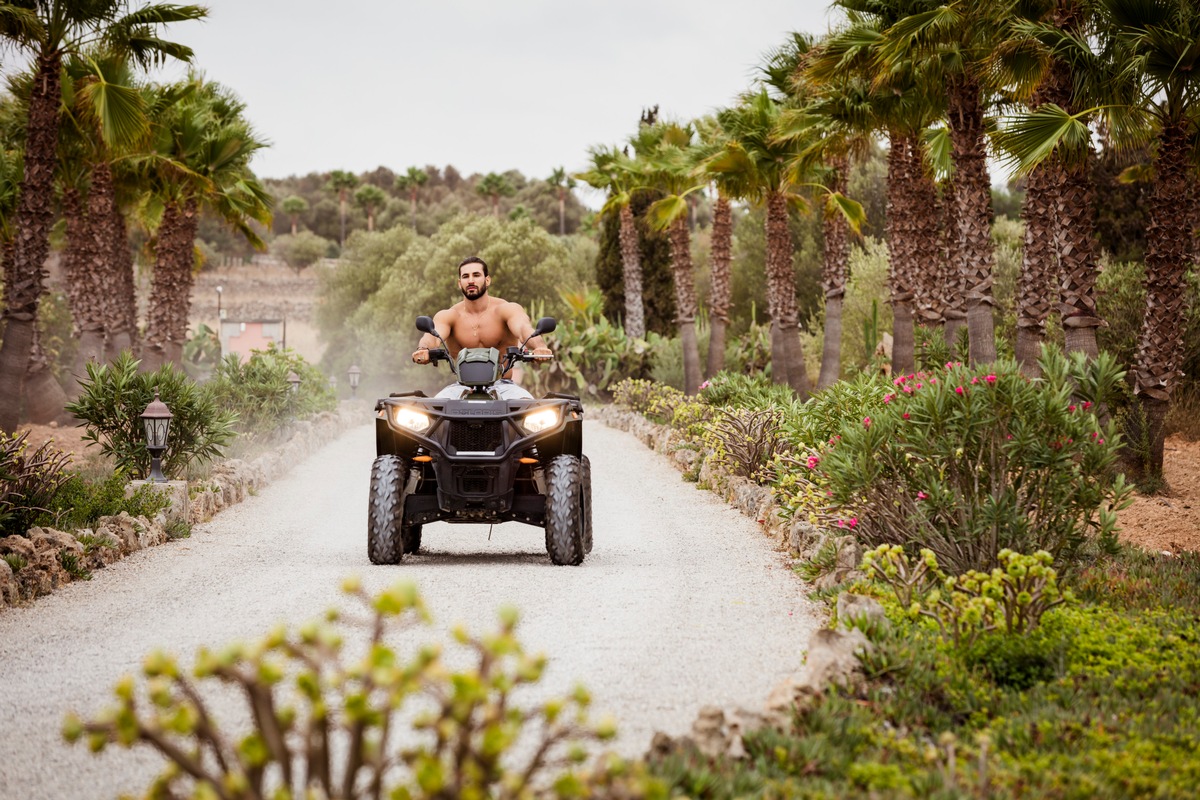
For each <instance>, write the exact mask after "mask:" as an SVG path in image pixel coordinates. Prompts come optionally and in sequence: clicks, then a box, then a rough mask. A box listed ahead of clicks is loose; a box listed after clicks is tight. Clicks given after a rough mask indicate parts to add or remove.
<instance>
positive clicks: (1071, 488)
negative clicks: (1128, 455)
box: [817, 351, 1129, 573]
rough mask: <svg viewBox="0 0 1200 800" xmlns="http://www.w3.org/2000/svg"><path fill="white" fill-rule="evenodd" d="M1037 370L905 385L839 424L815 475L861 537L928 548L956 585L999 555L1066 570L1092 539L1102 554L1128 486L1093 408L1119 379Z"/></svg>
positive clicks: (1008, 365) (924, 376) (1113, 438)
mask: <svg viewBox="0 0 1200 800" xmlns="http://www.w3.org/2000/svg"><path fill="white" fill-rule="evenodd" d="M1040 364H1041V368H1042V373H1043V377H1041V378H1039V379H1036V380H1032V381H1031V380H1029V379H1027V378H1025V377H1024V376H1023V375H1021V373H1020V371H1019V370H1018V368H1017V365H1016V364H1015V363H1014V362H1012V361H1008V360H1005V361H999V362H997V363H996V364H994V365H993V369H992V370H991V371H986V372H975V371H972V370H970V369H967V368H964V367H962V366H961V365H953V364H952V365H948V368H947V369H945V370H941V371H938V372H936V373H933V374H930V373H917V374H915V375H912V376H902V377H900V378H897V379H895V381H894V386H893V387H892V391H891V392H888V393H887V394H886V395H884V397H883V398H881V399H882V401H883V402H884V406H883V408H882V409H880V410H879V411H878V412H877V413H875V414H873V415H872V414H866V415H864V416H863V417H862V418H861V419H859V420H857V421H856V422H852V423H851V424H848V425H845V426H843V428H842V431H841V439H840V440H838V441H837V444H836V446H834V447H830V448H829V449H828V450H827V452H826V453H825V454H824V456H823V457H822V458H821V460H820V463H819V465H817V469H819V470H820V471H821V472H822V473H823V474H824V478H825V480H826V481H827V482H828V486H829V487H830V491H831V492H832V493H833V500H834V501H835V502H836V503H837V504H838V505H840V506H842V507H843V508H844V509H845V510H846V515H847V516H848V517H849V516H852V517H854V518H855V519H856V520H857V522H856V528H855V534H856V535H857V536H858V538H859V539H860V540H861V541H862V542H863V543H864V544H866V545H867V546H872V547H873V546H876V545H879V544H885V543H899V544H905V545H911V546H915V547H927V548H929V549H931V550H932V551H933V552H934V553H936V554H937V557H938V560H939V561H940V562H941V563H942V564H943V565H944V566H945V567H946V568H948V569H949V570H950V571H952V572H955V573H961V572H965V571H967V570H969V569H984V570H986V569H990V568H991V567H992V566H994V565H995V564H996V563H997V557H998V554H999V552H1000V551H1001V550H1003V549H1006V548H1007V549H1011V550H1015V551H1018V552H1033V551H1037V550H1046V551H1048V552H1049V553H1050V554H1051V555H1052V556H1053V557H1054V559H1055V562H1056V563H1057V564H1059V566H1060V568H1066V569H1070V568H1071V566H1072V565H1073V561H1074V559H1075V558H1076V557H1077V556H1078V554H1079V553H1080V552H1081V548H1082V547H1083V545H1084V544H1085V543H1087V542H1088V541H1089V539H1090V538H1095V539H1097V540H1099V541H1100V542H1103V543H1106V544H1108V545H1111V543H1112V542H1113V541H1115V530H1116V525H1117V518H1116V511H1117V510H1118V509H1120V508H1123V507H1124V506H1125V505H1126V504H1127V502H1128V498H1129V488H1128V487H1127V486H1126V485H1125V483H1124V476H1123V475H1121V474H1120V473H1117V472H1116V470H1115V463H1116V458H1117V453H1118V448H1119V442H1118V441H1117V439H1118V437H1117V434H1116V428H1115V425H1114V424H1112V423H1109V424H1108V425H1107V426H1104V427H1101V426H1100V424H1099V423H1098V422H1097V420H1096V416H1095V414H1094V413H1093V411H1092V410H1091V409H1092V408H1094V407H1095V406H1096V405H1098V404H1100V403H1103V402H1105V401H1106V399H1107V397H1108V396H1109V395H1111V393H1112V391H1113V387H1114V386H1115V385H1116V384H1117V382H1118V381H1119V380H1120V378H1121V374H1122V373H1120V372H1119V371H1118V370H1117V369H1116V367H1115V365H1114V364H1113V362H1112V359H1111V358H1108V357H1107V356H1103V355H1102V356H1101V357H1100V358H1099V359H1096V360H1094V361H1091V362H1088V361H1086V360H1085V359H1084V358H1083V356H1082V354H1074V356H1073V357H1072V358H1071V359H1069V360H1068V359H1066V358H1064V357H1063V356H1062V355H1059V354H1056V353H1054V352H1053V351H1047V352H1046V354H1045V355H1044V357H1043V358H1042V359H1041V361H1040ZM1075 392H1078V396H1077V397H1073V393H1075Z"/></svg>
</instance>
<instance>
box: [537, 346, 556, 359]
mask: <svg viewBox="0 0 1200 800" xmlns="http://www.w3.org/2000/svg"><path fill="white" fill-rule="evenodd" d="M533 357H534V359H535V360H537V361H549V360H550V359H552V358H554V353H553V352H551V350H550V348H549V347H535V348H534V350H533Z"/></svg>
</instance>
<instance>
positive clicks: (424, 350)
mask: <svg viewBox="0 0 1200 800" xmlns="http://www.w3.org/2000/svg"><path fill="white" fill-rule="evenodd" d="M412 358H413V363H414V364H428V363H429V348H428V347H420V348H417V350H416V352H414V353H413V356H412Z"/></svg>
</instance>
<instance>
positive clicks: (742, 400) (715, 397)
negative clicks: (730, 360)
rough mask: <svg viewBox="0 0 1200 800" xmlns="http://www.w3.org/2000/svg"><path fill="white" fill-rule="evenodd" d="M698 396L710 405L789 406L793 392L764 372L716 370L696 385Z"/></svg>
mask: <svg viewBox="0 0 1200 800" xmlns="http://www.w3.org/2000/svg"><path fill="white" fill-rule="evenodd" d="M700 399H701V400H703V401H704V402H705V403H708V404H709V405H712V406H733V407H736V408H780V407H782V408H790V407H791V406H792V405H793V404H794V403H795V402H796V393H795V392H793V391H792V389H791V387H789V386H787V385H786V384H782V383H773V382H772V381H771V379H770V377H769V376H768V375H765V374H763V373H761V372H759V373H746V374H743V373H740V372H730V371H728V370H726V371H723V372H718V373H717V374H716V375H714V376H713V377H711V378H709V379H708V380H706V381H705V382H704V383H702V384H700Z"/></svg>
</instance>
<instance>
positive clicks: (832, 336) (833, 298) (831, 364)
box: [817, 157, 871, 392]
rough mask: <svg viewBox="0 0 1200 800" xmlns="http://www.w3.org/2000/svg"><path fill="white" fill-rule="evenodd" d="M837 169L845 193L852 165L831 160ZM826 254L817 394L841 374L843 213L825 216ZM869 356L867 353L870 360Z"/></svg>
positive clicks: (846, 242) (836, 185)
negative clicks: (821, 342) (822, 333)
mask: <svg viewBox="0 0 1200 800" xmlns="http://www.w3.org/2000/svg"><path fill="white" fill-rule="evenodd" d="M829 166H830V168H832V169H833V170H834V178H833V187H832V189H833V191H835V192H841V193H843V194H845V192H846V173H847V172H848V171H849V164H848V162H847V160H846V158H845V157H839V158H834V159H830V162H829ZM822 227H823V229H824V234H825V253H824V259H823V261H824V263H823V270H822V272H823V275H822V284H823V286H822V288H823V289H824V290H825V336H824V340H825V341H824V345H823V347H822V349H821V373H820V376H819V377H818V378H817V391H818V392H819V391H821V390H822V389H828V388H829V387H830V386H833V384H835V383H837V382H838V379H839V378H840V377H841V372H842V299H843V297H844V296H845V294H846V265H847V262H848V260H849V247H850V236H849V226H848V225H847V224H846V220H845V218H844V217H842V215H841V214H826V215H825V220H824V224H823V226H822ZM870 355H871V354H870V353H868V354H867V356H868V358H869V357H870Z"/></svg>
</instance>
